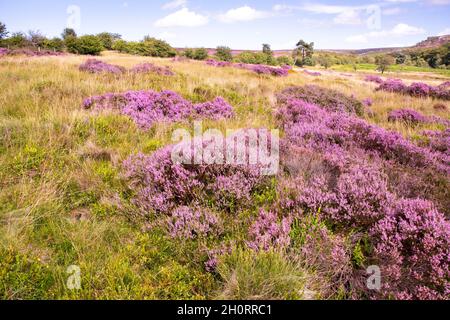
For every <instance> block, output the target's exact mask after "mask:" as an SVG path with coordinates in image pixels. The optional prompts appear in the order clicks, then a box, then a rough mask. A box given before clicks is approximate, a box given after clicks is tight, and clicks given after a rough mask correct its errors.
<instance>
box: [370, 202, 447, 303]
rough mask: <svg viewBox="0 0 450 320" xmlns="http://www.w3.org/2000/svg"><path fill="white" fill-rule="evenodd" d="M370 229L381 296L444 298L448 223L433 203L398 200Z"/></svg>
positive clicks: (445, 291)
mask: <svg viewBox="0 0 450 320" xmlns="http://www.w3.org/2000/svg"><path fill="white" fill-rule="evenodd" d="M370 233H371V236H372V237H373V238H374V239H375V240H374V242H375V253H376V255H377V257H378V259H379V261H380V263H382V273H383V278H384V279H385V280H384V281H383V282H382V290H381V296H382V297H383V298H392V297H393V298H395V299H425V300H429V299H445V298H446V296H447V294H446V293H447V290H448V282H447V279H449V277H450V268H449V262H448V256H449V254H450V249H449V248H450V224H449V222H448V221H447V220H445V218H444V216H443V215H442V214H441V213H439V212H438V211H437V210H436V209H435V207H434V205H433V204H432V203H430V202H429V201H424V200H420V199H414V200H409V199H408V200H407V199H405V200H400V201H399V202H398V203H397V205H396V207H395V208H394V209H393V211H392V212H388V213H387V214H386V217H385V218H384V219H382V220H380V221H379V222H378V223H377V224H376V225H375V226H374V227H373V229H372V230H371V231H370Z"/></svg>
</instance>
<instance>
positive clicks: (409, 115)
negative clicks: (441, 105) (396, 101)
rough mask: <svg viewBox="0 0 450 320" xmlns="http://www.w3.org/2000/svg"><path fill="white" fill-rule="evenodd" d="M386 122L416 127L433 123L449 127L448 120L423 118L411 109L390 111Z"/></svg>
mask: <svg viewBox="0 0 450 320" xmlns="http://www.w3.org/2000/svg"><path fill="white" fill-rule="evenodd" d="M388 121H391V122H395V121H399V122H405V123H406V124H410V125H416V124H419V123H434V124H441V125H444V126H446V127H450V120H446V119H442V118H441V117H438V116H430V117H427V116H424V115H423V114H421V113H420V112H417V111H415V110H412V109H397V110H394V111H391V112H390V113H389V116H388Z"/></svg>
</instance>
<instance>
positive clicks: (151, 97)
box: [83, 90, 234, 130]
mask: <svg viewBox="0 0 450 320" xmlns="http://www.w3.org/2000/svg"><path fill="white" fill-rule="evenodd" d="M83 107H84V108H85V109H91V108H94V109H96V110H103V109H115V110H119V111H120V112H121V113H122V114H124V115H127V116H129V117H130V118H132V119H133V120H134V121H135V122H136V124H137V125H138V126H139V127H141V128H142V129H144V130H147V129H149V128H151V127H152V126H153V124H154V123H155V122H175V121H182V120H185V119H188V118H189V117H193V118H211V119H222V118H231V117H233V116H234V112H233V108H232V107H231V106H230V105H229V104H228V103H226V102H225V100H223V99H222V98H220V97H218V98H216V99H215V100H213V101H211V102H206V103H200V104H196V105H194V104H192V102H190V101H188V100H186V99H184V98H183V97H181V96H180V95H179V94H177V93H175V92H173V91H162V92H155V91H152V90H149V91H128V92H125V93H107V94H105V95H102V96H94V97H90V98H88V99H85V100H84V102H83Z"/></svg>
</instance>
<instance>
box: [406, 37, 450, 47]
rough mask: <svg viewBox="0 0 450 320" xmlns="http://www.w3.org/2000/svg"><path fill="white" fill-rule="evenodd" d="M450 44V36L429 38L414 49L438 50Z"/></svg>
mask: <svg viewBox="0 0 450 320" xmlns="http://www.w3.org/2000/svg"><path fill="white" fill-rule="evenodd" d="M448 42H450V35H449V34H448V35H445V36H437V37H429V38H427V39H426V40H424V41H422V42H419V43H418V44H416V45H415V46H414V48H436V47H440V46H442V45H444V44H446V43H448Z"/></svg>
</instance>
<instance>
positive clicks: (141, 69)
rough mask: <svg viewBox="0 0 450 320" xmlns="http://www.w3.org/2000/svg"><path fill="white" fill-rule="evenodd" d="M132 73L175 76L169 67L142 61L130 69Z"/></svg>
mask: <svg viewBox="0 0 450 320" xmlns="http://www.w3.org/2000/svg"><path fill="white" fill-rule="evenodd" d="M130 71H131V72H132V73H155V74H158V75H161V76H173V75H174V73H173V71H172V70H171V69H170V68H169V67H159V66H156V65H154V64H153V63H141V64H138V65H136V66H134V67H133V68H131V70H130Z"/></svg>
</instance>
